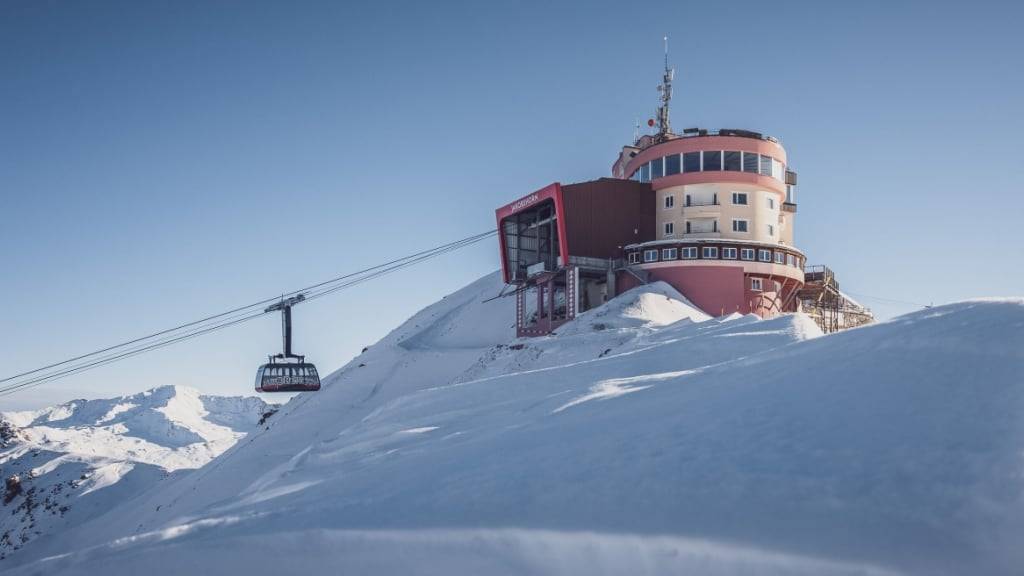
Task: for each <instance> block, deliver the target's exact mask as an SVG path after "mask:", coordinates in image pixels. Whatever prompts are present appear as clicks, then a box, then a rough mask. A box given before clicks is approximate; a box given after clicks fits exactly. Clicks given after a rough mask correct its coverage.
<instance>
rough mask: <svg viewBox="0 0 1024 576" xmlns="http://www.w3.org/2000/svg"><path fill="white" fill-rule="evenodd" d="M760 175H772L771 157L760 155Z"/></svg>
mask: <svg viewBox="0 0 1024 576" xmlns="http://www.w3.org/2000/svg"><path fill="white" fill-rule="evenodd" d="M760 173H761V175H762V176H771V175H772V157H771V156H765V155H764V154H762V155H761V172H760Z"/></svg>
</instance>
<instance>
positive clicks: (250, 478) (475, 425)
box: [14, 276, 1024, 575]
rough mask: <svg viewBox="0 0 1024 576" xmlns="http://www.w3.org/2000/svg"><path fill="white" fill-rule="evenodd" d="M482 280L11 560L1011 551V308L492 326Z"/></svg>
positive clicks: (673, 559)
mask: <svg viewBox="0 0 1024 576" xmlns="http://www.w3.org/2000/svg"><path fill="white" fill-rule="evenodd" d="M499 289H500V282H499V281H498V279H497V277H496V276H491V277H488V278H485V279H483V280H481V281H479V282H477V283H475V284H473V285H470V286H469V287H467V288H465V289H464V290H462V291H460V292H458V293H456V294H453V295H451V296H449V297H448V298H446V299H445V300H443V301H441V302H439V303H437V304H435V305H433V306H431V307H429V308H427V309H426V310H424V311H423V312H421V313H420V314H417V315H416V316H415V317H414V318H412V319H410V321H409V322H407V323H406V324H405V325H403V326H402V327H400V328H399V329H397V330H396V331H395V332H393V333H392V334H391V335H389V336H388V337H386V338H385V339H384V340H383V341H381V342H380V343H378V344H377V345H374V346H372V347H370V349H369V350H368V351H367V352H366V353H364V354H363V355H361V356H359V357H358V358H356V359H355V360H354V361H353V362H352V363H350V364H349V365H347V366H346V367H345V368H343V369H341V370H339V371H338V372H336V373H335V374H333V375H331V377H329V378H328V379H327V381H326V386H325V388H324V390H323V391H322V392H320V393H318V394H315V395H305V396H301V397H298V398H296V399H294V400H292V401H291V402H290V403H289V404H288V405H286V406H285V407H284V408H283V409H282V411H281V413H280V414H279V415H278V416H275V418H274V419H272V420H271V422H270V426H269V430H259V431H257V432H254V433H253V434H250V435H249V436H248V437H247V438H245V439H244V440H243V441H242V442H240V443H238V444H237V445H236V446H235V447H234V448H232V449H231V450H229V451H228V452H227V453H225V454H224V455H222V456H221V457H219V458H217V459H216V460H215V461H214V462H212V463H211V464H210V465H209V466H206V467H204V468H203V469H201V470H199V471H197V472H195V473H193V474H190V475H188V476H186V477H181V478H177V479H173V480H172V481H167V482H162V483H161V485H160V486H159V487H157V488H156V489H155V490H153V491H151V492H149V493H147V494H145V495H143V496H141V497H140V498H138V499H136V500H135V501H134V502H132V503H131V505H125V506H121V507H119V508H116V509H114V510H112V511H111V512H110V513H109V514H106V515H104V516H100V517H98V518H97V519H96V520H94V521H93V522H90V523H87V524H84V525H82V526H81V527H79V528H78V529H75V530H72V531H69V532H68V533H65V534H64V535H63V536H62V537H61V538H59V539H53V540H51V541H48V542H38V543H36V545H35V546H34V547H33V548H32V549H30V550H27V551H26V552H28V551H31V552H32V556H31V558H32V559H33V560H34V561H33V562H31V563H29V564H26V565H23V566H22V567H21V568H20V570H15V571H14V572H15V573H24V574H30V573H43V572H45V573H47V574H91V573H95V572H100V571H102V572H104V573H113V574H131V573H138V572H140V571H143V570H145V571H146V572H147V573H152V574H174V573H183V572H188V571H203V572H208V573H230V572H238V573H246V574H280V573H295V572H299V573H303V572H315V573H355V574H582V573H586V574H625V573H629V574H679V573H686V574H690V573H693V574H716V575H735V574H825V575H837V574H1016V573H1019V570H1018V568H1019V566H1021V565H1024V564H1022V563H1024V557H1022V553H1021V552H1019V548H1020V546H1019V542H1020V537H1021V535H1022V534H1024V532H1022V530H1024V498H1022V496H1024V475H1022V474H1021V471H1022V469H1024V468H1022V460H1021V458H1022V457H1021V454H1022V453H1024V434H1022V432H1024V430H1022V419H1021V417H1020V414H1021V413H1022V408H1024V381H1022V377H1021V374H1022V373H1024V301H1021V300H999V301H984V302H982V301H979V302H968V303H962V304H954V305H949V306H943V307H937V308H933V309H930V310H925V311H922V312H920V313H915V314H910V315H907V316H904V317H901V318H898V319H896V320H894V321H892V322H889V323H884V324H879V325H874V326H869V327H864V328H859V329H856V330H851V331H848V332H844V333H839V334H835V335H830V336H827V337H821V335H820V332H819V331H817V329H816V327H815V326H814V324H813V323H812V322H810V321H809V320H808V319H807V318H806V317H804V316H801V315H790V316H783V317H780V318H776V319H772V320H759V319H757V318H755V317H748V316H731V317H728V318H725V319H706V318H701V317H700V316H699V315H697V314H696V312H695V311H693V313H689V312H687V310H686V308H687V307H686V306H685V303H684V302H681V301H678V300H677V301H676V303H672V304H670V305H668V307H667V308H666V307H663V306H661V304H660V303H659V307H658V311H656V312H655V311H653V310H654V309H653V308H652V307H651V306H649V305H647V303H649V300H650V299H651V298H666V297H669V298H670V297H671V296H666V295H665V294H664V292H663V291H661V289H660V287H659V286H656V285H652V286H646V287H641V288H638V289H636V290H634V291H631V292H629V293H627V294H625V295H623V296H622V297H620V298H622V300H619V301H617V302H613V304H614V305H615V306H616V307H618V309H619V310H623V311H624V310H633V311H638V310H641V312H639V313H638V314H639V316H640V318H639V319H637V318H635V317H634V318H632V319H622V318H621V314H608V313H606V314H604V316H605V317H606V318H607V322H604V321H602V322H599V323H600V324H603V325H602V326H597V325H596V324H595V323H594V317H596V316H598V315H597V314H594V315H591V316H590V317H587V315H584V317H581V318H580V319H578V320H577V322H576V325H575V326H566V327H563V328H562V329H561V330H559V331H558V334H556V335H554V336H551V337H545V338H537V339H530V340H515V339H513V338H512V336H511V330H510V328H509V326H508V318H509V317H510V316H511V302H510V300H511V299H509V298H505V299H499V300H494V301H490V302H484V301H485V300H486V299H488V298H490V297H491V296H494V295H495V294H497V292H498V290H499ZM645 301H648V302H647V303H645V304H644V305H642V306H635V304H636V303H638V302H640V303H643V302H645ZM456 309H457V311H456ZM665 309H669V310H671V309H675V310H676V311H677V313H678V318H676V320H675V321H671V319H666V318H665V317H664V316H663V312H664V310H665ZM642 310H647V311H650V312H649V313H650V314H651V315H652V316H658V317H659V318H658V319H657V320H656V319H654V318H644V317H643V314H644V312H642ZM493 322H500V323H502V324H501V327H500V328H501V329H500V330H498V329H496V328H494V326H493V325H490V323H493ZM477 329H480V334H481V336H480V338H479V339H474V337H473V333H474V330H477ZM28 559H29V557H28V554H26V555H25V560H28Z"/></svg>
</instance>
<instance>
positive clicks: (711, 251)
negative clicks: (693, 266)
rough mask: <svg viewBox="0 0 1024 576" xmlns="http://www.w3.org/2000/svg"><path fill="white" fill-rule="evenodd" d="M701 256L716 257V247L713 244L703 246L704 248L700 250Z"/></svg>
mask: <svg viewBox="0 0 1024 576" xmlns="http://www.w3.org/2000/svg"><path fill="white" fill-rule="evenodd" d="M701 258H713V259H717V258H718V248H717V247H715V246H705V247H704V250H702V251H701Z"/></svg>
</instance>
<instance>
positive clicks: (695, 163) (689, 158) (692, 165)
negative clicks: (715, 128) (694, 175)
mask: <svg viewBox="0 0 1024 576" xmlns="http://www.w3.org/2000/svg"><path fill="white" fill-rule="evenodd" d="M683 172H700V152H686V153H684V154H683Z"/></svg>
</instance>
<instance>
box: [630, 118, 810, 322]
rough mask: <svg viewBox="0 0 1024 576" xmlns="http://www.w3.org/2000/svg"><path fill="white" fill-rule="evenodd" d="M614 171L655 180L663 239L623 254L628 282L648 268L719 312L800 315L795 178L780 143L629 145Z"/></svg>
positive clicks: (747, 137) (678, 139)
mask: <svg viewBox="0 0 1024 576" xmlns="http://www.w3.org/2000/svg"><path fill="white" fill-rule="evenodd" d="M612 174H613V176H615V177H616V178H625V179H632V180H637V181H639V182H649V183H650V184H651V187H652V188H653V189H654V191H655V196H656V200H655V201H656V203H657V206H656V228H655V230H656V238H655V239H654V240H650V241H646V242H641V243H637V244H632V245H629V246H626V247H625V255H624V256H625V258H626V264H627V265H628V266H629V267H630V268H631V269H632V270H631V274H626V275H623V282H624V283H625V284H626V285H628V284H630V283H631V282H634V281H639V280H640V278H641V276H640V275H639V274H637V273H636V272H637V271H642V274H643V276H642V277H643V278H644V279H648V278H649V279H651V280H664V281H666V282H668V283H669V284H672V285H673V286H674V287H676V288H677V289H678V290H679V291H680V292H682V293H683V294H684V295H685V296H686V297H687V298H689V299H690V300H691V301H692V302H693V303H694V304H696V305H697V306H699V307H700V308H702V309H703V310H704V311H706V312H708V313H711V314H716V315H721V314H730V313H733V312H740V313H755V314H758V315H761V316H763V317H769V316H773V315H775V314H778V313H780V312H791V311H795V310H796V309H797V306H798V304H797V299H796V293H797V291H798V290H799V289H800V287H801V286H802V285H803V283H804V273H803V266H804V256H803V253H802V252H800V251H799V250H798V249H797V248H796V247H795V246H794V243H793V225H794V217H795V214H796V199H795V197H794V186H795V185H796V174H795V173H794V172H792V171H790V170H787V158H786V151H785V150H784V149H783V147H782V146H781V145H780V144H779V142H778V141H777V140H776V139H774V138H771V137H769V136H763V135H761V134H758V133H755V132H750V131H746V130H719V131H717V132H709V131H707V130H701V129H688V130H684V131H683V134H681V135H675V134H670V133H659V134H657V135H653V136H644V137H642V138H640V139H639V140H638V141H637V142H636V144H635V145H634V146H626V147H624V148H623V150H622V153H621V154H620V156H619V158H618V160H617V161H616V162H615V164H614V165H613V167H612ZM631 277H632V280H631Z"/></svg>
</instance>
